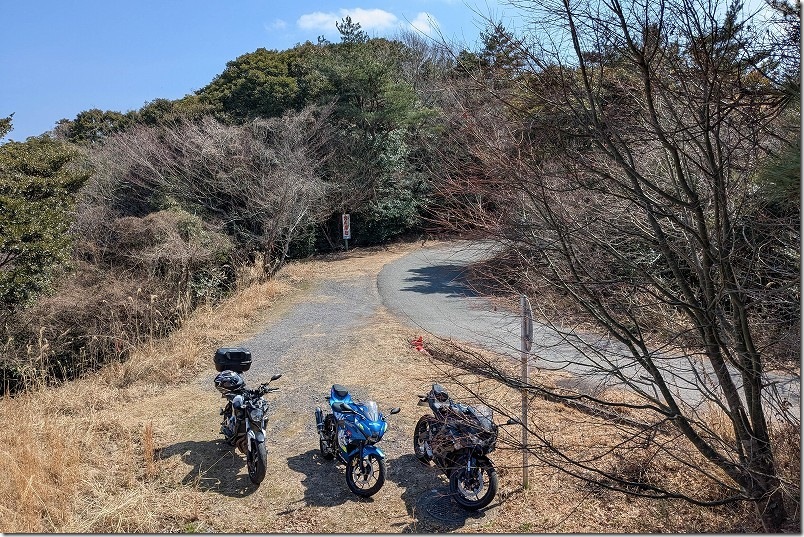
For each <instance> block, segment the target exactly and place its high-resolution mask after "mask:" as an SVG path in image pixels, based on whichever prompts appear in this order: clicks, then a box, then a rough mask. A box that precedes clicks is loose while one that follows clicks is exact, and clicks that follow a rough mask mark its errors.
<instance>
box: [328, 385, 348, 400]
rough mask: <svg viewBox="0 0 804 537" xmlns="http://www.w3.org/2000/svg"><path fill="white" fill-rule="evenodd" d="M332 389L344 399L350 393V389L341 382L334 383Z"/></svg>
mask: <svg viewBox="0 0 804 537" xmlns="http://www.w3.org/2000/svg"><path fill="white" fill-rule="evenodd" d="M332 391H333V392H334V393H335V395H337V396H338V398H339V399H344V398H346V396H347V395H349V390H347V389H346V388H344V387H343V386H341V385H340V384H333V385H332Z"/></svg>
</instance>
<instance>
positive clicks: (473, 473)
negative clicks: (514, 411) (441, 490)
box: [413, 384, 499, 511]
mask: <svg viewBox="0 0 804 537" xmlns="http://www.w3.org/2000/svg"><path fill="white" fill-rule="evenodd" d="M425 405H428V406H429V407H430V409H431V410H432V411H433V415H432V416H430V415H425V416H422V417H421V418H420V419H419V422H418V423H417V424H416V429H415V430H414V431H413V451H414V453H415V454H416V457H417V458H418V459H419V460H420V461H422V462H423V463H425V464H429V463H430V461H433V462H435V464H436V466H438V468H440V469H441V470H442V471H443V472H444V473H445V474H446V475H447V477H448V478H449V490H450V494H451V495H452V497H453V498H455V500H456V501H457V502H458V505H460V506H461V507H463V508H464V509H468V510H472V511H474V510H477V509H482V508H483V507H485V506H487V505H488V504H489V503H491V500H493V499H494V496H495V495H496V494H497V489H498V487H499V483H498V478H497V470H496V469H495V468H494V464H493V463H492V462H491V460H490V459H489V458H488V457H487V455H488V454H489V453H491V452H492V451H494V448H495V447H496V444H497V430H498V426H497V425H495V424H494V422H493V421H492V418H493V413H492V411H491V409H489V408H487V407H485V406H469V405H464V404H462V403H457V402H455V401H453V400H451V399H450V398H449V395H448V394H447V392H446V391H445V390H444V388H443V387H442V386H441V385H439V384H433V387H432V389H431V390H430V392H429V393H428V394H427V395H420V396H419V406H425Z"/></svg>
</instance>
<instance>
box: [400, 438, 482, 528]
mask: <svg viewBox="0 0 804 537" xmlns="http://www.w3.org/2000/svg"><path fill="white" fill-rule="evenodd" d="M392 464H393V471H390V472H388V478H389V480H391V481H393V482H394V483H396V484H397V485H398V486H399V487H400V488H402V489H404V492H403V493H402V496H401V498H402V501H404V502H405V508H406V509H407V511H408V514H409V515H410V517H411V518H413V519H414V521H413V522H412V523H410V524H408V525H407V526H405V527H402V528H401V529H400V531H401V532H402V533H431V532H443V531H454V530H458V529H460V528H463V527H464V526H467V525H469V526H472V525H474V524H480V523H482V522H485V521H486V520H488V517H489V515H491V513H490V512H489V511H490V510H491V509H492V507H495V505H494V504H492V505H490V506H488V507H486V508H485V509H482V510H479V511H467V510H465V509H463V508H461V507H460V506H459V505H458V503H457V502H456V501H455V500H453V499H452V498H451V495H450V491H449V482H448V481H447V478H446V476H445V475H444V474H443V473H442V472H441V471H440V470H439V469H438V468H436V467H435V466H433V465H432V464H431V465H429V466H428V465H426V464H424V463H422V462H421V461H420V460H419V459H417V458H416V456H415V455H413V454H407V455H402V456H401V457H399V458H396V459H394V460H393V461H392Z"/></svg>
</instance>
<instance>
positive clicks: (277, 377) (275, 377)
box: [271, 373, 282, 380]
mask: <svg viewBox="0 0 804 537" xmlns="http://www.w3.org/2000/svg"><path fill="white" fill-rule="evenodd" d="M281 377H282V373H279V374H278V375H274V376H273V377H271V380H277V379H279V378H281Z"/></svg>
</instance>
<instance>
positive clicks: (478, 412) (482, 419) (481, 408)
mask: <svg viewBox="0 0 804 537" xmlns="http://www.w3.org/2000/svg"><path fill="white" fill-rule="evenodd" d="M468 410H469V413H470V414H471V415H472V416H473V417H474V418H475V419H476V420H477V422H478V423H479V424H480V425H481V426H482V427H483V428H484V429H485V430H487V431H490V430H491V429H492V425H493V423H494V422H493V419H494V412H493V411H492V410H491V409H490V408H489V407H487V406H486V405H477V406H470V407H469V409H468Z"/></svg>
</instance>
